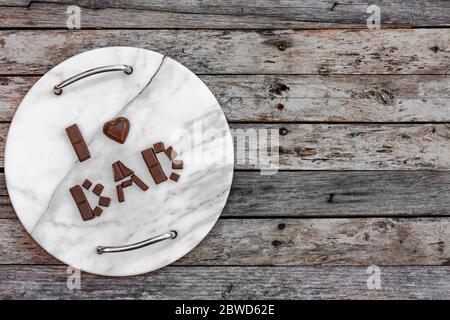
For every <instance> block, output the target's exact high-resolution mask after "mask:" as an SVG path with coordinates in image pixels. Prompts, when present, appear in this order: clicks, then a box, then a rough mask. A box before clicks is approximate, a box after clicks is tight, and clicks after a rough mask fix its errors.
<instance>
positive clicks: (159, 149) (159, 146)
mask: <svg viewBox="0 0 450 320" xmlns="http://www.w3.org/2000/svg"><path fill="white" fill-rule="evenodd" d="M153 149H154V150H155V153H160V152H163V151H164V143H162V142H158V143H155V144H154V145H153Z"/></svg>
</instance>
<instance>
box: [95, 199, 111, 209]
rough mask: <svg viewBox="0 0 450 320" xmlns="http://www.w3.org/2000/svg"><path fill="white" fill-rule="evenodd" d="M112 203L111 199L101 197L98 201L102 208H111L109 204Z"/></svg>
mask: <svg viewBox="0 0 450 320" xmlns="http://www.w3.org/2000/svg"><path fill="white" fill-rule="evenodd" d="M110 203H111V198H109V197H100V199H99V200H98V205H99V206H102V207H109V204H110Z"/></svg>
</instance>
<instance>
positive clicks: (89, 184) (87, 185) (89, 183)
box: [82, 179, 92, 190]
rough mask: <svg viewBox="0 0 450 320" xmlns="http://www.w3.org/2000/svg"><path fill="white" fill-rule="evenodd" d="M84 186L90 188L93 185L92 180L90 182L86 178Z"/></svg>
mask: <svg viewBox="0 0 450 320" xmlns="http://www.w3.org/2000/svg"><path fill="white" fill-rule="evenodd" d="M82 186H83V188H85V189H86V190H89V188H90V187H91V186H92V182H90V181H89V180H88V179H86V180H84V182H83V184H82Z"/></svg>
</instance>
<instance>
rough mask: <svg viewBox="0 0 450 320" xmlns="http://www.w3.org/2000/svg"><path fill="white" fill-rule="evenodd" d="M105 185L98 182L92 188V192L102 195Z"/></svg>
mask: <svg viewBox="0 0 450 320" xmlns="http://www.w3.org/2000/svg"><path fill="white" fill-rule="evenodd" d="M103 189H104V187H103V185H102V184H100V183H97V184H96V185H95V187H94V188H93V189H92V192H93V193H94V194H95V195H96V196H100V195H101V194H102V191H103Z"/></svg>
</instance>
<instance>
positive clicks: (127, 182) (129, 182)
mask: <svg viewBox="0 0 450 320" xmlns="http://www.w3.org/2000/svg"><path fill="white" fill-rule="evenodd" d="M132 184H133V182H132V181H131V180H125V181H122V183H121V184H120V185H121V186H122V188H128V187H129V186H131V185H132Z"/></svg>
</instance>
